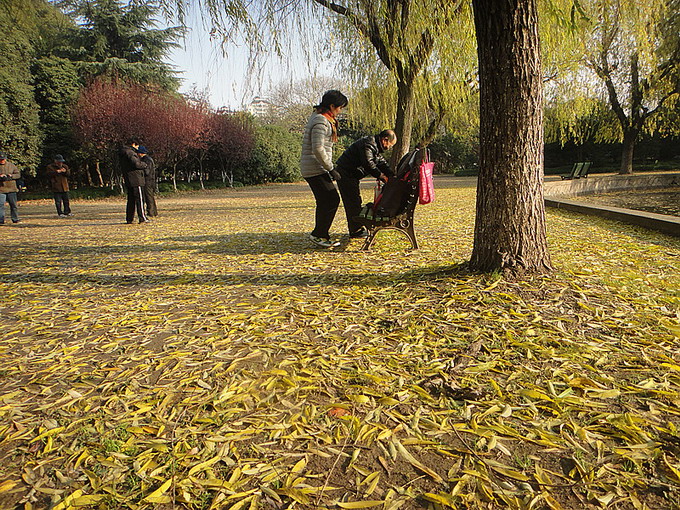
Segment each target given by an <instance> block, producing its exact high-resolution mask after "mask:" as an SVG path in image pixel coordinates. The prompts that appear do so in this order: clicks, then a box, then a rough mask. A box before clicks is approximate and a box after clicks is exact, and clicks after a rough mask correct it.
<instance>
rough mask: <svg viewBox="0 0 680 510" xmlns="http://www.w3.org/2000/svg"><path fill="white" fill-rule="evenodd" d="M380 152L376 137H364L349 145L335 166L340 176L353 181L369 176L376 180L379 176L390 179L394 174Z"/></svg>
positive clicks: (378, 141)
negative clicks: (353, 179)
mask: <svg viewBox="0 0 680 510" xmlns="http://www.w3.org/2000/svg"><path fill="white" fill-rule="evenodd" d="M382 152H383V149H382V144H381V143H380V139H379V138H378V135H374V136H366V137H364V138H360V139H359V140H357V141H356V142H354V143H353V144H352V145H350V146H349V147H348V148H347V150H346V151H345V152H343V153H342V155H341V156H340V157H339V158H338V160H337V161H336V163H335V165H336V167H337V169H338V171H339V172H340V174H341V175H343V176H348V177H354V178H355V179H362V178H364V177H366V176H367V175H369V174H370V175H372V176H373V177H375V178H376V179H377V178H379V177H380V174H385V175H386V176H387V177H391V176H392V175H394V172H392V169H391V168H390V165H389V164H388V163H387V161H385V158H383V157H382Z"/></svg>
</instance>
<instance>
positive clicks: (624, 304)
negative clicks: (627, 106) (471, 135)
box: [0, 177, 680, 510]
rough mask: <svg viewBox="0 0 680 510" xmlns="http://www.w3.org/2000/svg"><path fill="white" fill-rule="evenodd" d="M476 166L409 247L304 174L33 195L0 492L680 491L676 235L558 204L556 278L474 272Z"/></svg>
mask: <svg viewBox="0 0 680 510" xmlns="http://www.w3.org/2000/svg"><path fill="white" fill-rule="evenodd" d="M461 182H463V183H465V182H467V181H460V180H456V179H454V178H448V177H441V178H438V180H437V181H436V185H437V188H438V189H437V200H436V202H435V203H434V204H432V205H428V206H419V207H418V208H417V209H416V230H417V232H418V234H419V240H420V243H421V246H422V247H421V249H420V250H418V251H415V252H409V251H408V250H407V248H408V242H407V240H406V239H405V238H402V237H400V235H399V234H398V233H389V232H387V233H382V234H380V235H379V236H378V240H377V243H376V246H375V248H374V250H373V251H372V252H370V253H365V252H361V251H359V248H360V246H361V241H352V242H351V243H350V242H348V241H345V243H344V244H343V245H342V246H341V247H340V248H338V249H336V250H333V251H329V250H319V249H315V248H313V247H312V246H311V245H310V243H309V241H308V240H307V238H306V237H307V232H309V230H310V229H311V226H310V224H311V218H312V215H313V209H312V205H313V204H312V198H311V193H310V192H309V190H308V189H307V188H306V186H305V185H304V184H287V185H273V186H266V187H260V188H244V189H237V190H229V191H220V192H203V193H194V194H186V195H180V196H176V197H173V198H161V199H160V200H159V209H160V212H161V216H160V217H159V218H158V219H157V221H155V222H154V223H153V224H150V225H137V224H133V225H125V224H124V208H125V204H124V202H123V200H122V199H116V200H105V201H96V202H86V201H78V202H75V203H74V204H73V209H74V212H75V214H76V216H75V217H73V218H70V219H58V218H56V215H55V213H54V209H53V205H52V204H51V203H49V202H47V201H43V202H31V203H21V215H22V218H23V222H22V223H20V224H17V225H6V226H5V227H2V228H0V243H1V245H2V251H1V253H0V273H1V275H0V296H2V297H1V298H0V303H1V305H0V306H1V309H2V313H1V314H0V338H1V341H0V418H1V419H0V508H25V509H30V508H52V509H53V510H64V509H68V508H102V509H104V508H111V509H118V508H120V509H128V508H129V509H140V510H141V509H152V508H157V509H170V508H186V509H209V508H231V509H232V510H239V509H255V508H261V509H285V508H298V509H322V508H333V509H336V508H345V509H353V508H377V509H384V510H387V509H397V508H401V509H421V508H422V509H433V510H435V509H444V508H456V509H462V508H470V509H477V508H487V509H495V508H518V509H519V508H522V509H544V508H551V509H558V508H565V509H568V508H579V509H583V508H615V509H629V508H630V509H645V508H647V509H668V508H678V501H680V430H679V429H680V406H679V404H680V355H679V354H678V347H679V344H680V324H679V317H680V290H679V289H680V240H678V239H677V238H671V237H665V236H663V235H661V234H657V233H654V232H650V231H645V230H643V229H640V228H637V227H632V226H628V225H624V224H620V223H616V222H611V221H605V220H601V219H596V218H593V217H590V216H580V215H577V214H575V213H569V212H564V211H555V210H548V211H547V217H548V225H549V241H550V246H551V253H552V259H553V264H554V266H555V271H554V272H553V273H552V274H550V275H547V276H542V277H532V278H527V279H524V280H514V281H513V280H510V279H505V278H502V277H501V276H500V275H481V274H474V273H471V272H469V271H468V270H467V269H466V267H465V261H466V260H467V259H468V258H469V255H470V250H471V246H472V234H473V223H474V188H472V187H466V186H464V185H463V186H461V185H460V183H461ZM457 183H458V184H457ZM366 193H367V198H368V193H369V191H368V190H366ZM334 228H335V231H336V233H337V234H342V232H343V231H344V228H345V221H344V217H343V215H342V211H340V212H339V214H338V217H337V219H336V223H335V227H334Z"/></svg>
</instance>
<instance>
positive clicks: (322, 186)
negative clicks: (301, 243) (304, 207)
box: [305, 173, 340, 239]
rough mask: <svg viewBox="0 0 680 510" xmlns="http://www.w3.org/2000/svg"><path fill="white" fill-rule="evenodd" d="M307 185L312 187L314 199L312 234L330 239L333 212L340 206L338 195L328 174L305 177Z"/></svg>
mask: <svg viewBox="0 0 680 510" xmlns="http://www.w3.org/2000/svg"><path fill="white" fill-rule="evenodd" d="M305 180H306V181H307V183H308V184H309V187H310V188H312V193H314V199H315V200H316V212H315V214H314V219H315V225H314V230H312V235H313V236H316V237H322V238H324V239H330V233H329V231H330V228H331V225H332V224H333V219H334V218H335V213H336V212H337V211H338V207H339V206H340V195H338V190H337V189H335V185H334V184H333V181H332V180H331V178H330V176H329V175H328V174H325V173H324V174H321V175H316V176H314V177H308V178H305Z"/></svg>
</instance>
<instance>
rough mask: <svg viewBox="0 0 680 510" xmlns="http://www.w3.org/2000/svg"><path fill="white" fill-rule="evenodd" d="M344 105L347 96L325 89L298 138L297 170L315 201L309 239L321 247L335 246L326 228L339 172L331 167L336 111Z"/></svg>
mask: <svg viewBox="0 0 680 510" xmlns="http://www.w3.org/2000/svg"><path fill="white" fill-rule="evenodd" d="M346 106H347V97H345V95H344V94H343V93H342V92H340V91H339V90H329V91H327V92H326V93H325V94H324V95H323V97H322V98H321V103H319V104H318V105H317V106H315V107H314V113H312V116H311V117H310V118H309V121H308V122H307V125H306V126H305V132H304V135H303V138H302V155H301V157H300V172H301V173H302V177H303V178H304V179H305V180H306V181H307V183H308V184H309V187H310V188H311V189H312V193H313V194H314V200H315V201H316V211H315V215H314V218H315V221H314V230H312V233H311V234H310V235H309V238H310V239H311V241H312V242H313V243H314V244H316V245H317V246H321V247H322V248H330V247H332V246H337V244H338V243H333V242H331V236H330V233H329V231H330V228H331V225H332V224H333V219H334V218H335V213H336V212H337V210H338V206H339V205H340V196H339V195H338V190H337V189H336V188H335V185H334V184H333V180H334V179H337V178H338V177H339V174H338V173H337V172H336V171H335V170H334V169H333V144H334V143H335V142H337V141H338V115H339V114H340V112H341V111H342V109H343V108H345V107H346Z"/></svg>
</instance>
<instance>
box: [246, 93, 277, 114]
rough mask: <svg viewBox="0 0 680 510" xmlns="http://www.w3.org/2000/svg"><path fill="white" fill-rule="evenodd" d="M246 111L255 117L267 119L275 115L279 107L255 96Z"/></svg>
mask: <svg viewBox="0 0 680 510" xmlns="http://www.w3.org/2000/svg"><path fill="white" fill-rule="evenodd" d="M246 110H247V111H248V113H250V114H252V115H254V116H255V117H268V116H272V115H277V114H278V113H279V112H280V111H281V107H280V106H277V105H275V104H274V103H272V102H271V101H269V100H267V99H265V98H263V97H260V96H255V98H254V99H253V100H252V101H251V102H250V104H249V105H248V106H247V107H246Z"/></svg>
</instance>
